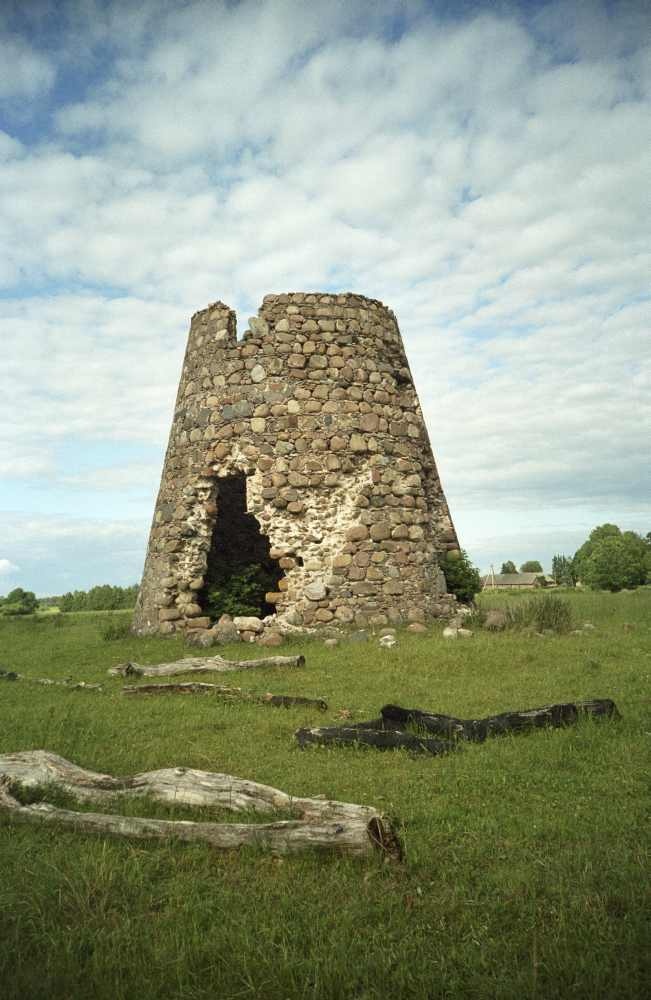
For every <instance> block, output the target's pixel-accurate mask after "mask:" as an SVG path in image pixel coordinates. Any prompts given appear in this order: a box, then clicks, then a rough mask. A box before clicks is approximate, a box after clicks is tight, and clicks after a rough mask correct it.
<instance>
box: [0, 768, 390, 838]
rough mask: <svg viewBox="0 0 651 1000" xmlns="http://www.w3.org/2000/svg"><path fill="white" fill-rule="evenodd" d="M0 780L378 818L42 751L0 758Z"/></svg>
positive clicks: (233, 782)
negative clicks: (126, 773) (116, 770)
mask: <svg viewBox="0 0 651 1000" xmlns="http://www.w3.org/2000/svg"><path fill="white" fill-rule="evenodd" d="M0 776H5V777H7V778H9V779H10V780H11V781H12V782H17V783H18V784H19V785H22V786H24V787H25V788H37V787H40V786H42V785H54V786H55V787H56V788H60V789H62V790H63V791H66V792H70V793H71V794H73V795H74V796H75V797H76V798H77V799H79V800H80V801H82V802H102V801H107V800H109V801H116V800H119V799H120V798H124V797H125V796H139V797H146V798H150V799H154V800H155V801H156V802H178V803H180V804H182V805H190V806H215V807H218V808H220V809H227V810H229V812H248V811H252V812H258V813H266V814H268V813H273V812H277V811H279V810H282V811H283V812H289V813H290V814H291V815H293V816H295V817H296V818H297V819H301V820H305V821H306V822H309V823H312V822H321V821H325V820H333V821H344V820H349V819H350V820H352V819H362V820H364V821H366V822H368V821H370V820H371V819H373V818H374V817H378V816H379V815H380V814H379V813H378V811H377V809H374V808H373V806H362V805H357V804H355V803H352V802H338V801H337V800H334V799H311V798H301V797H296V796H293V795H288V794H287V793H286V792H283V791H281V790H280V789H279V788H273V786H271V785H262V784H259V783H258V782H257V781H248V780H247V779H246V778H236V777H234V776H233V775H231V774H221V773H219V772H215V771H199V770H196V769H195V768H190V767H166V768H161V769H160V770H158V771H143V772H141V773H140V774H134V775H132V776H130V777H114V776H113V775H110V774H102V773H101V772H98V771H89V770H87V769H86V768H84V767H79V766H78V765H77V764H73V763H72V761H69V760H66V759H65V757H59V755H58V754H55V753H51V752H50V751H48V750H25V751H20V752H17V753H7V754H0Z"/></svg>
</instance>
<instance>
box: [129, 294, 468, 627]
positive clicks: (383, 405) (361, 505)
mask: <svg viewBox="0 0 651 1000" xmlns="http://www.w3.org/2000/svg"><path fill="white" fill-rule="evenodd" d="M451 549H458V541H457V536H456V533H455V530H454V526H453V524H452V520H451V518H450V513H449V510H448V505H447V502H446V499H445V496H444V493H443V489H442V487H441V483H440V480H439V477H438V474H437V471H436V464H435V462H434V456H433V454H432V449H431V446H430V443H429V439H428V436H427V430H426V428H425V424H424V421H423V417H422V413H421V410H420V406H419V403H418V398H417V395H416V391H415V388H414V384H413V380H412V376H411V373H410V370H409V366H408V363H407V359H406V356H405V350H404V347H403V344H402V338H401V336H400V331H399V329H398V324H397V322H396V319H395V316H394V315H393V313H392V312H391V310H390V309H387V308H386V306H384V305H382V303H381V302H378V301H376V300H374V299H368V298H365V297H364V296H361V295H352V294H345V295H334V294H332V295H330V294H322V293H313V294H310V293H302V292H301V293H293V294H288V295H267V296H266V297H265V298H264V301H263V303H262V307H261V309H260V310H259V315H258V316H257V317H255V318H252V319H250V320H249V329H247V330H246V331H245V333H244V336H243V338H242V340H240V341H238V340H237V337H236V327H235V313H234V312H233V311H232V310H231V309H229V307H228V306H226V305H224V304H223V303H222V302H215V303H213V304H212V305H210V306H208V308H206V309H203V310H201V312H198V313H195V315H194V316H193V317H192V322H191V325H190V334H189V338H188V346H187V350H186V354H185V361H184V364H183V372H182V376H181V383H180V386H179V392H178V397H177V401H176V408H175V411H174V419H173V423H172V429H171V432H170V438H169V444H168V448H167V454H166V456H165V464H164V468H163V475H162V481H161V486H160V491H159V494H158V500H157V502H156V509H155V513H154V520H153V524H152V528H151V534H150V537H149V546H148V551H147V558H146V562H145V568H144V572H143V577H142V583H141V587H140V593H139V596H138V602H137V607H136V613H135V618H134V629H135V630H136V631H137V632H139V633H147V632H163V633H170V632H175V631H178V630H182V631H187V630H197V629H207V628H209V627H210V626H211V624H212V622H211V618H210V615H209V614H207V613H206V608H207V596H206V595H207V590H208V587H209V583H210V580H211V578H213V576H214V574H215V571H216V570H218V571H219V573H220V574H221V578H222V579H223V578H224V574H226V576H228V573H230V572H232V573H235V572H237V571H238V568H240V567H242V566H245V565H250V564H252V563H260V564H263V563H264V565H266V566H267V567H269V568H270V569H271V570H272V577H273V579H274V583H273V586H272V587H271V588H270V589H269V590H268V591H267V592H266V593H264V594H263V595H262V596H261V598H260V602H259V603H260V608H259V615H260V616H261V617H264V616H266V615H272V616H273V621H274V623H276V624H277V625H280V626H281V627H282V625H283V623H285V624H287V625H300V626H305V627H312V628H317V627H320V626H323V625H325V624H326V623H329V622H332V623H334V624H336V623H340V624H352V623H354V624H355V625H359V626H365V625H383V624H387V623H395V624H397V623H399V622H403V621H425V620H427V619H428V618H432V617H436V616H438V615H442V614H444V613H445V612H446V610H447V609H448V607H449V600H450V599H449V598H448V597H447V595H446V593H445V580H444V578H443V574H442V573H441V571H440V568H439V567H440V561H441V558H442V557H444V556H445V554H446V552H447V551H449V550H451Z"/></svg>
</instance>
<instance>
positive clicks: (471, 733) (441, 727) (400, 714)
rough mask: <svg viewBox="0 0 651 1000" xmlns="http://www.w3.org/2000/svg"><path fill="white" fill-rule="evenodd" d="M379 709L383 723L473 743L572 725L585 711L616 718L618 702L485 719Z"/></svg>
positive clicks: (562, 706) (556, 707)
mask: <svg viewBox="0 0 651 1000" xmlns="http://www.w3.org/2000/svg"><path fill="white" fill-rule="evenodd" d="M380 712H381V715H382V720H383V722H384V723H385V725H389V726H396V727H398V726H406V725H409V724H411V725H415V726H418V728H419V729H422V730H424V731H425V732H427V733H434V734H435V735H436V736H442V737H445V739H448V740H455V739H456V740H467V741H469V742H474V743H483V741H484V740H485V739H486V738H487V737H488V736H497V735H499V734H501V733H513V732H523V731H526V730H530V729H539V728H545V727H551V728H558V727H560V726H569V725H574V724H575V723H576V722H578V721H579V719H580V718H581V717H585V716H588V715H589V716H593V717H595V718H601V717H603V718H619V712H618V711H617V706H616V705H615V702H614V701H612V700H611V699H610V698H597V699H594V700H592V701H577V702H564V703H559V704H557V705H543V706H542V707H541V708H528V709H524V710H522V711H517V712H502V713H500V714H499V715H490V716H488V717H487V718H485V719H457V718H455V716H452V715H438V714H436V713H434V712H425V711H422V710H421V709H419V708H401V707H400V706H399V705H385V706H384V708H382V709H381V710H380Z"/></svg>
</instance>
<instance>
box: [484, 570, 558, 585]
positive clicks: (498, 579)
mask: <svg viewBox="0 0 651 1000" xmlns="http://www.w3.org/2000/svg"><path fill="white" fill-rule="evenodd" d="M540 577H543V578H544V574H543V573H495V575H494V576H493V574H492V573H488V574H487V576H485V577H484V578H483V580H482V584H483V585H484V586H485V587H492V586H493V584H494V585H495V586H496V587H535V586H536V581H537V580H538V579H540Z"/></svg>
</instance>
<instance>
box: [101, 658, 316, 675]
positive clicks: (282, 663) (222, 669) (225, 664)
mask: <svg viewBox="0 0 651 1000" xmlns="http://www.w3.org/2000/svg"><path fill="white" fill-rule="evenodd" d="M304 666H305V657H304V656H263V657H261V658H260V659H258V660H225V659H224V658H223V657H222V656H188V657H187V659H185V660H174V662H173V663H156V664H151V665H149V664H141V663H133V662H128V663H120V664H118V666H117V667H109V670H108V673H109V674H110V675H111V676H112V677H175V676H176V675H178V674H225V673H229V672H230V671H233V670H250V669H252V668H255V667H304Z"/></svg>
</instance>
